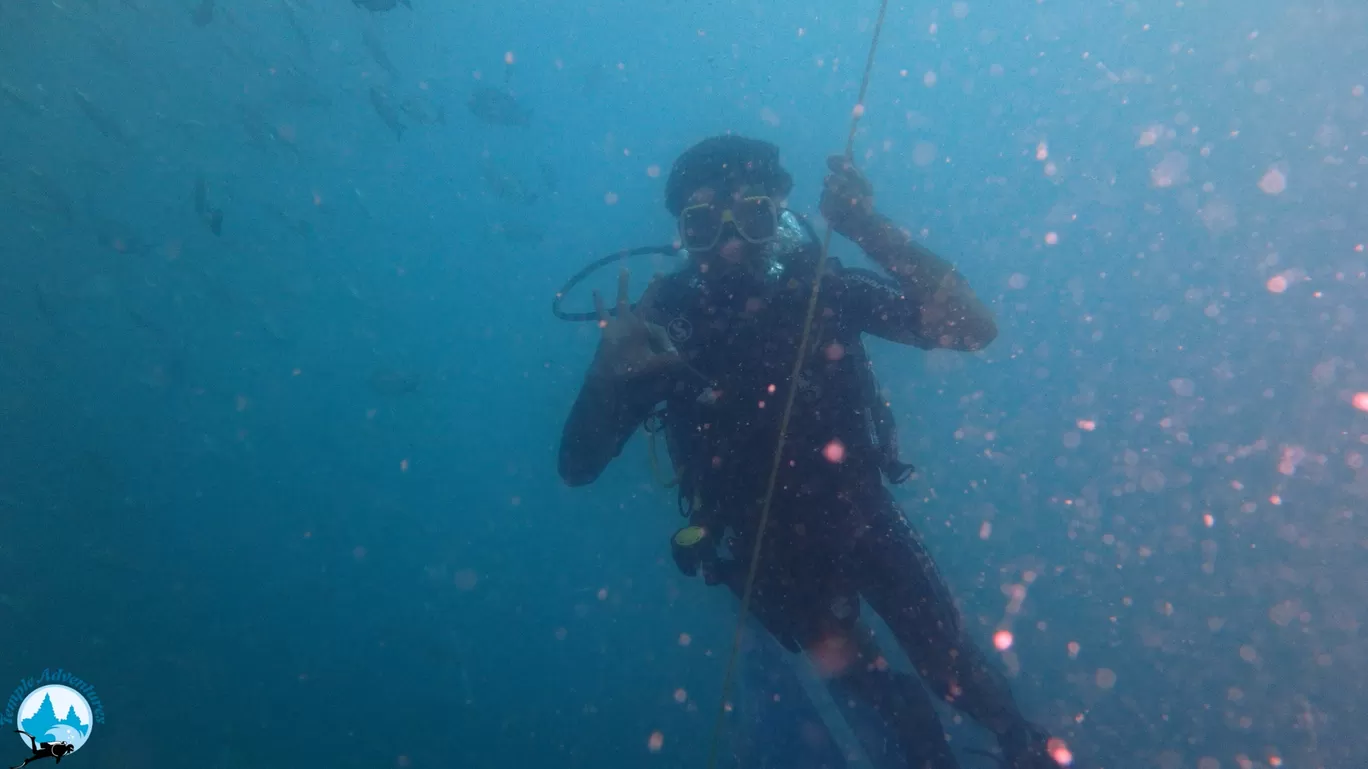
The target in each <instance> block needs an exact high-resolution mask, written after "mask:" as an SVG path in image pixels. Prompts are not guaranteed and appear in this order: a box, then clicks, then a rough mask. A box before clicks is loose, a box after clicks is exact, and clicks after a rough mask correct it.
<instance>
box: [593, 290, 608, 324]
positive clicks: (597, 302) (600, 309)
mask: <svg viewBox="0 0 1368 769" xmlns="http://www.w3.org/2000/svg"><path fill="white" fill-rule="evenodd" d="M594 312H596V313H598V319H599V328H603V327H604V326H606V325H608V309H607V308H606V307H604V306H603V297H602V296H601V295H599V292H597V291H595V292H594Z"/></svg>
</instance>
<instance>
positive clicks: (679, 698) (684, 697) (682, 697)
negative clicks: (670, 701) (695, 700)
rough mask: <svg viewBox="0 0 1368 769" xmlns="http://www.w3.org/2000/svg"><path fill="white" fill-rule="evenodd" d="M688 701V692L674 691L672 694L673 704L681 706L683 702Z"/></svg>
mask: <svg viewBox="0 0 1368 769" xmlns="http://www.w3.org/2000/svg"><path fill="white" fill-rule="evenodd" d="M688 699H689V693H688V692H686V691H684V690H683V689H675V693H674V700H675V702H678V703H679V704H681V705H683V704H684V703H685V702H687V701H688Z"/></svg>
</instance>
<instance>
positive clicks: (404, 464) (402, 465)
mask: <svg viewBox="0 0 1368 769" xmlns="http://www.w3.org/2000/svg"><path fill="white" fill-rule="evenodd" d="M408 468H409V461H408V460H407V459H401V460H399V472H401V473H407V472H408Z"/></svg>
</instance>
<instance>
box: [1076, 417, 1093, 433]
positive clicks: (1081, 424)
mask: <svg viewBox="0 0 1368 769" xmlns="http://www.w3.org/2000/svg"><path fill="white" fill-rule="evenodd" d="M1077 424H1078V429H1080V430H1082V431H1083V432H1085V433H1090V432H1092V431H1093V430H1096V429H1097V422H1094V421H1093V420H1091V419H1080V420H1078V422H1077Z"/></svg>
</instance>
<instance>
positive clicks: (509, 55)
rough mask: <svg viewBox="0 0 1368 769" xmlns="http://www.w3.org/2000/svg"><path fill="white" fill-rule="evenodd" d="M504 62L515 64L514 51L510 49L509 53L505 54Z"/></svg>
mask: <svg viewBox="0 0 1368 769" xmlns="http://www.w3.org/2000/svg"><path fill="white" fill-rule="evenodd" d="M504 64H508V65H512V64H513V52H512V51H508V52H507V53H505V54H504Z"/></svg>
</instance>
